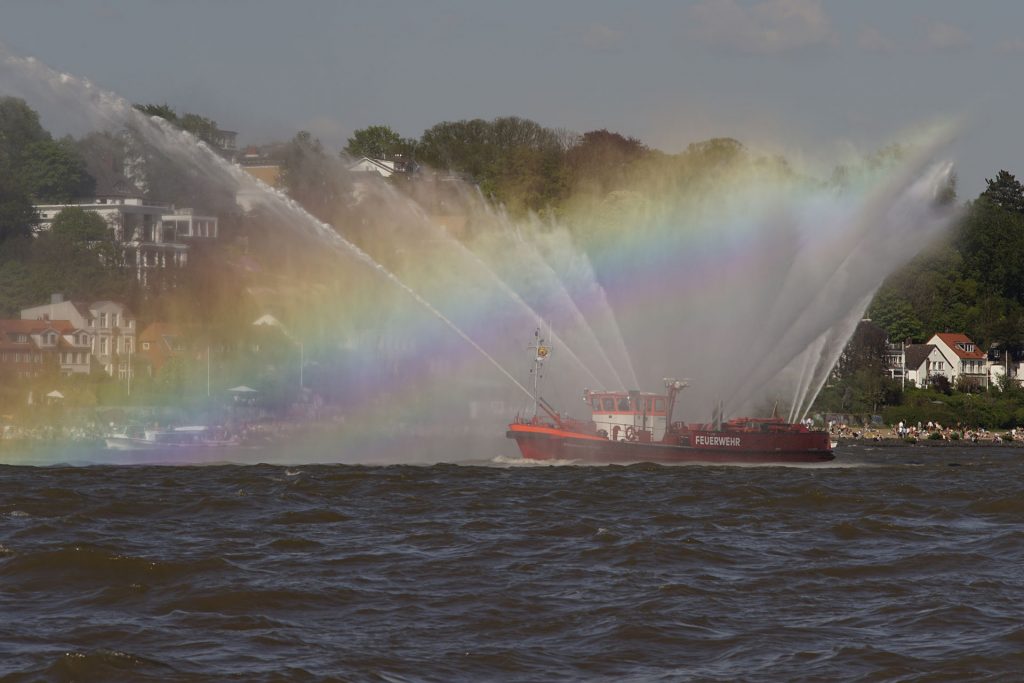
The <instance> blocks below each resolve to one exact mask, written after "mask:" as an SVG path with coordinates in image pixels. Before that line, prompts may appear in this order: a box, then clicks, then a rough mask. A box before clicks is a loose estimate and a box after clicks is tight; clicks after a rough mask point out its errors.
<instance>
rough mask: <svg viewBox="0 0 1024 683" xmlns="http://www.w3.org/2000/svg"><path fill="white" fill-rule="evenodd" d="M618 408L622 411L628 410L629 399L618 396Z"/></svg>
mask: <svg viewBox="0 0 1024 683" xmlns="http://www.w3.org/2000/svg"><path fill="white" fill-rule="evenodd" d="M619 410H622V411H628V410H629V399H628V398H620V399H619Z"/></svg>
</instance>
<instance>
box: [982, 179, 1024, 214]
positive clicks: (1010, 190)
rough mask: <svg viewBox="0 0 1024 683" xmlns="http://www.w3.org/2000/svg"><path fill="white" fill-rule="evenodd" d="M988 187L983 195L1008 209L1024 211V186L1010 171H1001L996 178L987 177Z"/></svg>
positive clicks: (1017, 211) (996, 204)
mask: <svg viewBox="0 0 1024 683" xmlns="http://www.w3.org/2000/svg"><path fill="white" fill-rule="evenodd" d="M985 182H986V183H988V187H987V188H986V189H985V191H984V192H982V193H981V196H982V197H984V198H985V199H987V200H988V201H990V202H991V203H992V204H994V205H995V206H998V207H999V208H1001V209H1005V210H1007V211H1014V212H1016V213H1024V186H1022V185H1021V184H1020V182H1019V181H1018V180H1017V179H1016V178H1014V177H1013V174H1012V173H1010V172H1009V171H999V173H997V174H996V177H995V180H989V179H988V178H985Z"/></svg>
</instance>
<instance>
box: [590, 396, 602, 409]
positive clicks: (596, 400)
mask: <svg viewBox="0 0 1024 683" xmlns="http://www.w3.org/2000/svg"><path fill="white" fill-rule="evenodd" d="M590 405H591V406H593V408H594V410H601V399H599V398H598V397H596V396H595V397H594V398H592V399H590Z"/></svg>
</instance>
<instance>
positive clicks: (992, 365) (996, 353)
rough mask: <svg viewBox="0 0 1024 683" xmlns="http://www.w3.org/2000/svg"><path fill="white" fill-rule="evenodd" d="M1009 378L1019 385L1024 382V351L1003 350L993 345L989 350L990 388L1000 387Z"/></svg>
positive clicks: (997, 345)
mask: <svg viewBox="0 0 1024 683" xmlns="http://www.w3.org/2000/svg"><path fill="white" fill-rule="evenodd" d="M1007 375H1008V376H1009V377H1010V379H1011V380H1013V381H1014V382H1016V383H1017V384H1018V385H1020V384H1021V383H1022V381H1024V350H1019V349H1003V348H1001V347H1000V345H999V344H993V345H992V346H991V347H989V350H988V377H989V384H990V386H999V381H1000V379H1002V378H1003V377H1006V376H1007Z"/></svg>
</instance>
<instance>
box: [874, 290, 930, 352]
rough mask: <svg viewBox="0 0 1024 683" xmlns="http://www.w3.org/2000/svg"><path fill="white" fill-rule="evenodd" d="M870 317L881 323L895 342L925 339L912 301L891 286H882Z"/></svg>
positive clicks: (922, 327)
mask: <svg viewBox="0 0 1024 683" xmlns="http://www.w3.org/2000/svg"><path fill="white" fill-rule="evenodd" d="M868 317H870V318H871V320H873V321H874V322H876V323H877V324H878V325H880V326H881V327H882V328H883V329H884V330H885V331H886V333H887V334H888V336H889V339H891V340H892V341H894V342H905V341H907V340H911V341H915V342H920V341H923V340H924V336H925V331H924V326H923V325H922V324H921V320H920V319H919V318H918V317H917V315H916V314H915V313H914V308H913V306H911V304H910V302H909V301H907V300H906V299H905V298H903V297H901V296H900V295H899V293H897V292H896V290H894V289H893V288H891V287H882V288H881V289H880V290H879V291H878V294H877V295H876V296H875V299H874V301H872V302H871V306H870V308H869V309H868Z"/></svg>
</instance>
